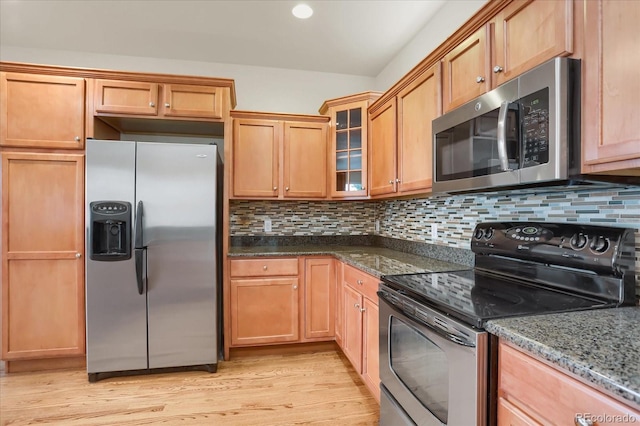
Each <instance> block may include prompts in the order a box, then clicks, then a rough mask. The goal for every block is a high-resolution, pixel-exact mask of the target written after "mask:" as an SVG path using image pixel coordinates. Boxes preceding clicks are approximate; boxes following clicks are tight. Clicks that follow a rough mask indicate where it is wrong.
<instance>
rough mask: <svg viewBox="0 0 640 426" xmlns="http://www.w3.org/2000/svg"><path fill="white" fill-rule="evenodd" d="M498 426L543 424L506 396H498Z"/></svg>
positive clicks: (539, 425) (534, 425) (535, 425)
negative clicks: (505, 397)
mask: <svg viewBox="0 0 640 426" xmlns="http://www.w3.org/2000/svg"><path fill="white" fill-rule="evenodd" d="M498 426H541V423H538V422H537V421H536V420H534V419H532V418H531V417H529V416H528V415H527V414H526V413H524V412H522V411H521V410H519V409H518V408H517V407H516V406H514V405H513V404H511V403H510V402H509V401H507V400H506V399H504V398H498Z"/></svg>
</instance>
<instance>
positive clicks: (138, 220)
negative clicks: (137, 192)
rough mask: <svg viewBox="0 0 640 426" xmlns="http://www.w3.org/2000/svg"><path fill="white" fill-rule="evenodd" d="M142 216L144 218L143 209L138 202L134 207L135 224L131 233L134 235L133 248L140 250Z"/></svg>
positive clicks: (141, 246)
mask: <svg viewBox="0 0 640 426" xmlns="http://www.w3.org/2000/svg"><path fill="white" fill-rule="evenodd" d="M142 216H144V208H143V204H142V201H138V205H137V207H136V222H135V226H134V229H133V233H134V235H135V237H134V238H135V240H134V243H133V244H134V248H136V249H141V248H143V245H142V243H143V241H142Z"/></svg>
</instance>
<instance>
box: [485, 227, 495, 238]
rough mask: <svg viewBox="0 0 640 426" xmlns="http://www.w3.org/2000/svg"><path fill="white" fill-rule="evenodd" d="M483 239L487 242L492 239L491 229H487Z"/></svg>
mask: <svg viewBox="0 0 640 426" xmlns="http://www.w3.org/2000/svg"><path fill="white" fill-rule="evenodd" d="M484 237H485V238H486V239H487V240H490V239H491V237H493V228H489V229H487V232H485V233H484Z"/></svg>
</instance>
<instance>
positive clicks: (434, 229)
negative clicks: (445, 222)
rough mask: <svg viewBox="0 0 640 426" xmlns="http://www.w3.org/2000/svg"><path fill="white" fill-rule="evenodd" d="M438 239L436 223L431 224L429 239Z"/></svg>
mask: <svg viewBox="0 0 640 426" xmlns="http://www.w3.org/2000/svg"><path fill="white" fill-rule="evenodd" d="M437 239H438V224H437V223H432V224H431V240H432V241H436V240H437Z"/></svg>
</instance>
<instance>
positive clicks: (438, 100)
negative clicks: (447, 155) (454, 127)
mask: <svg viewBox="0 0 640 426" xmlns="http://www.w3.org/2000/svg"><path fill="white" fill-rule="evenodd" d="M441 88H442V86H441V80H440V63H437V64H435V65H434V66H432V67H431V68H429V69H428V70H426V71H425V72H424V74H422V75H421V76H420V78H418V79H417V80H416V81H414V82H413V83H411V84H410V85H409V86H407V87H406V88H405V89H403V90H402V91H401V92H400V93H398V96H397V102H398V179H399V182H398V190H399V192H407V191H415V190H424V189H429V188H431V184H432V181H433V137H432V135H431V121H432V120H433V119H434V118H436V117H439V116H440V114H442V96H441V93H442V90H441Z"/></svg>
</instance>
